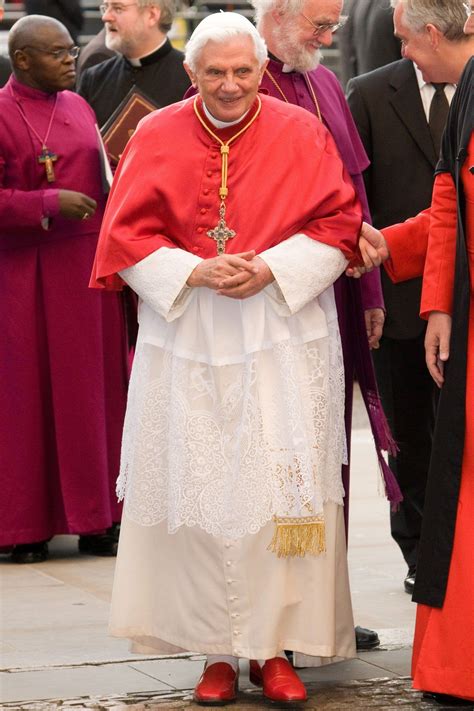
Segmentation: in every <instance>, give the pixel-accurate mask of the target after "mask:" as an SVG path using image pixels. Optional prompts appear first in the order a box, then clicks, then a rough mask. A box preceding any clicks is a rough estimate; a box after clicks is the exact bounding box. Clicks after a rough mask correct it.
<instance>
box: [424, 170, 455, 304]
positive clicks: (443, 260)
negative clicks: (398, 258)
mask: <svg viewBox="0 0 474 711" xmlns="http://www.w3.org/2000/svg"><path fill="white" fill-rule="evenodd" d="M456 232H457V209H456V188H455V186H454V182H453V178H452V176H451V174H450V173H440V174H439V175H438V176H437V177H436V181H435V185H434V190H433V198H432V201H431V219H430V236H429V241H428V251H427V255H426V262H425V269H424V272H423V291H422V294H421V308H420V316H422V317H423V318H428V316H429V315H430V312H431V311H444V312H445V313H448V314H450V313H451V309H452V303H453V285H454V263H455V258H456Z"/></svg>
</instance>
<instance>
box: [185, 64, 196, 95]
mask: <svg viewBox="0 0 474 711" xmlns="http://www.w3.org/2000/svg"><path fill="white" fill-rule="evenodd" d="M183 67H184V69H185V71H186V74H187V75H188V77H189V78H190V79H191V84H192V85H193V86H194V88H195V89H197V78H196V75H195V73H194V72H193V70H192V69H191V67H190V66H189V64H186V62H183Z"/></svg>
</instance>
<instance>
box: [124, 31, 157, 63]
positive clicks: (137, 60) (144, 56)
mask: <svg viewBox="0 0 474 711" xmlns="http://www.w3.org/2000/svg"><path fill="white" fill-rule="evenodd" d="M166 40H167V38H166V37H165V38H164V39H163V41H162V42H160V44H159V45H157V46H156V47H155V49H152V51H151V52H147V54H144V55H143V57H135V58H134V59H130V57H127V60H128V61H129V62H130V64H131V65H132V67H141V66H142V59H145V58H146V57H150V56H151V55H152V54H155V52H158V50H159V49H161V47H163V45H164V43H165V42H166Z"/></svg>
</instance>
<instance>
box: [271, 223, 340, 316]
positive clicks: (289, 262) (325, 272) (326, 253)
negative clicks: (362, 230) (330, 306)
mask: <svg viewBox="0 0 474 711" xmlns="http://www.w3.org/2000/svg"><path fill="white" fill-rule="evenodd" d="M259 257H261V258H262V259H263V260H264V261H265V262H266V263H267V264H268V266H269V267H270V269H271V270H272V272H273V276H274V277H275V282H274V289H275V293H274V298H275V299H276V300H277V301H281V298H282V297H283V299H284V301H285V302H286V304H287V306H288V309H289V311H290V313H291V314H294V313H296V312H297V311H299V310H300V309H301V308H302V307H303V306H305V304H307V303H309V302H310V301H312V300H313V299H314V298H316V297H317V296H319V295H320V294H321V293H322V292H323V291H324V290H325V289H327V288H328V287H329V286H331V284H333V283H334V282H335V281H336V279H337V278H338V277H339V276H340V275H341V274H342V272H343V271H344V269H345V268H346V266H347V259H346V258H345V257H344V255H343V253H342V252H341V251H340V250H339V249H337V248H336V247H330V246H329V245H327V244H323V243H322V242H316V241H315V240H313V239H310V238H309V237H307V236H306V235H304V234H296V235H293V237H290V238H289V239H287V240H285V241H284V242H281V243H280V244H277V245H276V246H275V247H271V248H270V249H266V250H265V251H264V252H262V253H261V254H259Z"/></svg>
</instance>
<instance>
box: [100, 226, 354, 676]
mask: <svg viewBox="0 0 474 711" xmlns="http://www.w3.org/2000/svg"><path fill="white" fill-rule="evenodd" d="M259 256H260V257H261V258H262V259H264V260H265V261H266V262H267V264H268V265H269V267H270V269H271V270H272V272H273V274H274V276H275V282H273V283H272V284H271V285H269V286H268V287H267V288H266V289H264V290H263V291H262V292H260V293H259V294H257V295H256V296H254V297H251V298H249V299H244V300H234V299H229V298H227V297H222V296H219V295H217V294H216V293H215V292H214V291H212V290H210V289H205V288H198V289H190V288H188V287H186V280H187V278H188V276H189V274H190V273H191V272H192V270H193V269H194V267H195V266H196V265H197V263H198V262H199V261H200V260H199V259H198V258H197V257H195V256H194V255H192V254H190V253H187V252H185V251H183V250H180V249H166V248H162V249H160V250H158V251H157V252H155V253H153V254H152V255H150V256H149V257H146V258H145V259H144V260H142V261H141V262H139V263H138V264H137V265H135V266H133V267H130V268H128V269H126V270H124V271H123V272H121V276H122V278H123V279H124V280H125V281H126V282H127V283H128V284H129V285H130V286H131V287H132V288H133V289H134V290H135V291H136V292H137V294H138V295H139V296H140V299H141V302H140V307H139V322H140V328H139V338H138V344H137V351H136V356H135V360H134V365H133V373H132V379H131V383H130V393H129V402H128V408H127V416H126V421H125V429H124V440H123V449H122V465H121V475H120V479H119V482H118V489H119V491H120V493H121V494H124V495H125V508H124V516H123V520H122V530H121V536H120V546H119V554H118V560H117V570H116V578H115V582H114V592H113V603H112V616H111V632H112V634H114V635H117V636H125V637H129V638H130V639H132V640H134V642H135V643H137V644H139V645H145V646H146V647H147V648H148V649H147V650H146V651H150V649H153V651H154V652H157V653H169V652H179V651H183V650H187V651H195V652H202V653H208V654H233V655H235V656H240V657H254V658H259V659H265V658H270V657H273V656H275V655H276V654H277V653H278V652H280V651H281V650H282V649H292V650H294V651H295V652H297V653H299V654H301V655H310V657H309V658H308V657H305V658H304V663H306V664H317V663H321V660H326V661H329V660H333V659H335V658H347V657H351V656H354V654H355V646H354V628H353V620H352V610H351V602H350V592H349V584H348V575H347V562H346V546H345V534H344V523H343V516H342V497H343V488H342V482H341V464H342V463H343V462H344V461H345V456H346V448H345V434H344V372H343V362H342V352H341V345H340V338H339V331H338V325H337V314H336V309H335V303H334V294H333V289H332V286H331V285H332V283H333V282H334V281H335V279H336V278H337V277H338V276H339V274H340V273H341V272H342V271H343V269H344V268H345V266H346V260H345V258H344V256H343V255H342V253H341V252H340V251H339V250H337V249H335V248H332V247H329V246H327V245H323V244H321V243H317V242H314V241H313V240H311V239H309V238H308V237H306V236H305V235H295V236H294V237H292V238H290V239H288V240H286V241H285V242H283V243H280V244H279V245H277V246H276V247H273V248H271V249H268V250H266V251H264V252H262V253H261V254H260V255H259ZM288 472H290V473H291V475H290V476H289V475H288ZM308 511H310V512H311V513H312V514H316V515H318V516H319V515H320V516H321V518H322V519H324V524H325V531H326V551H325V552H324V553H322V554H320V555H319V556H311V555H307V556H305V557H304V558H297V559H295V558H278V557H277V556H276V555H275V554H274V553H271V552H270V551H268V550H267V547H268V544H269V542H270V540H271V537H272V535H273V529H274V523H273V522H272V519H273V517H274V516H275V515H278V516H304V515H305V513H307V512H308ZM298 656H299V655H298ZM297 661H298V658H297Z"/></svg>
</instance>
